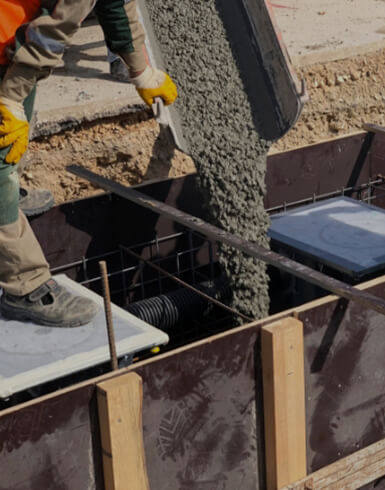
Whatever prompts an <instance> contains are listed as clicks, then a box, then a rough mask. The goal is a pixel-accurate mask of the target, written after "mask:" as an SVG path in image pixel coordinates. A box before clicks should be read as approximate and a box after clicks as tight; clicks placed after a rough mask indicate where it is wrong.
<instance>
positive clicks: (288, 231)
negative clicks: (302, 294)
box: [268, 197, 385, 276]
mask: <svg viewBox="0 0 385 490" xmlns="http://www.w3.org/2000/svg"><path fill="white" fill-rule="evenodd" d="M268 234H269V236H270V237H271V238H272V239H273V240H276V241H277V242H280V243H282V244H284V245H288V246H290V247H292V248H293V249H295V250H296V251H299V252H301V253H303V254H304V255H306V256H311V257H312V258H314V259H316V261H317V262H319V263H323V264H326V265H329V266H331V267H333V268H335V269H337V270H341V271H343V272H345V273H347V274H349V275H351V276H356V275H357V276H362V275H365V274H368V273H370V272H373V271H375V270H379V269H382V268H384V267H385V211H384V210H383V209H380V208H378V207H376V206H373V205H370V204H367V203H364V202H360V201H357V200H355V199H351V198H348V197H336V198H333V199H327V200H325V201H321V202H318V203H315V204H311V205H306V206H301V207H299V208H296V209H295V210H293V211H289V212H285V213H280V214H277V215H274V216H272V217H271V226H270V229H269V232H268Z"/></svg>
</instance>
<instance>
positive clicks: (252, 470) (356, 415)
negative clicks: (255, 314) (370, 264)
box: [0, 277, 385, 490]
mask: <svg viewBox="0 0 385 490" xmlns="http://www.w3.org/2000/svg"><path fill="white" fill-rule="evenodd" d="M360 287H362V288H364V289H365V290H367V291H370V292H371V293H373V294H377V295H378V296H381V297H384V296H385V277H382V278H379V279H377V280H375V281H372V282H370V283H367V284H365V285H362V286H360ZM383 325H384V320H383V317H382V316H381V315H380V314H378V313H375V312H372V311H366V310H363V309H362V308H357V307H356V306H354V305H351V304H344V303H341V300H339V299H337V298H335V297H326V298H323V299H322V300H319V301H316V302H312V303H309V304H307V305H304V306H302V307H300V308H297V309H295V310H290V311H287V312H283V313H281V314H279V315H275V316H274V317H270V318H267V319H265V320H264V321H261V322H256V323H253V324H250V325H246V326H244V327H240V328H236V329H233V330H230V331H228V332H225V333H222V334H219V335H216V336H214V337H211V338H208V339H205V340H202V341H199V342H196V343H193V344H191V345H188V346H185V347H182V348H179V349H176V350H174V351H171V352H168V353H166V354H163V355H159V356H157V357H154V358H152V359H150V360H146V361H143V362H140V363H137V364H134V365H132V366H131V367H129V368H126V369H122V370H119V371H118V372H114V373H111V374H108V375H105V376H102V377H99V378H94V379H91V380H89V381H87V382H84V383H82V384H79V385H76V386H74V387H71V388H68V389H65V390H62V391H59V392H56V393H52V394H50V395H48V396H44V397H41V398H38V399H36V400H34V401H32V402H28V403H26V404H23V405H19V406H16V407H13V408H11V409H7V410H4V411H3V412H1V414H0V448H1V450H0V467H1V469H2V474H1V481H0V488H1V489H2V490H3V489H4V490H5V489H11V488H12V489H14V490H29V489H30V488H45V489H61V488H63V489H67V488H68V489H97V490H102V489H103V488H116V489H133V490H136V489H140V490H142V489H143V488H147V487H146V478H148V485H149V488H151V489H153V490H166V489H167V490H170V489H175V490H179V489H182V490H190V489H194V490H195V489H210V490H216V489H221V490H223V489H225V490H233V489H234V488H242V489H245V490H249V489H250V490H255V489H256V488H265V487H266V484H267V485H268V488H278V487H279V486H284V485H287V484H291V483H294V482H295V481H296V480H298V479H300V478H302V477H304V476H306V474H311V473H313V472H314V471H316V470H319V469H320V468H323V467H324V466H327V465H329V464H332V463H334V462H336V461H338V460H340V459H342V458H344V457H346V456H348V455H350V454H353V453H355V452H356V451H357V450H358V449H360V448H364V447H366V446H370V445H371V444H373V443H376V442H377V441H379V440H381V439H382V438H383V437H384V429H385V422H384V420H385V416H384V413H385V408H384V407H385V386H384V379H385V365H384V362H383V352H384V345H383V344H384V341H383V340H382V338H383V336H382V335H381V333H382V329H383ZM302 328H303V349H302V338H301V337H302V336H301V330H302ZM261 331H263V334H262V335H261ZM261 345H262V352H263V356H262V358H263V363H261V362H260V361H261V356H260V352H261ZM301 355H302V356H303V357H302V358H303V366H304V368H303V372H302V373H301ZM262 364H263V367H264V371H263V370H262ZM262 372H264V376H262ZM131 373H136V375H137V376H140V378H141V380H142V383H143V408H142V410H140V411H138V410H139V407H140V403H141V401H140V388H139V385H138V381H137V380H138V378H135V382H134V385H133V386H134V387H135V386H136V388H135V389H134V391H130V386H132V379H133V378H130V377H126V376H127V374H131ZM302 377H304V379H305V384H303V382H302V381H301V380H302ZM263 378H264V380H265V386H264V388H263V386H262V385H263ZM127 380H131V381H127ZM109 382H111V384H109ZM304 386H305V390H304V389H303V388H304ZM138 389H139V391H138ZM103 390H104V393H107V394H108V393H109V396H111V397H116V396H117V397H118V399H119V403H118V404H117V405H116V404H115V403H114V404H113V405H114V409H113V410H112V411H109V407H110V406H111V405H110V404H109V403H108V401H107V402H105V405H104V410H103V409H101V408H100V405H99V412H98V396H97V393H98V392H99V393H102V391H103ZM121 390H122V392H121ZM263 391H264V396H263ZM135 393H136V394H135ZM294 393H295V394H294ZM100 396H101V395H100V394H99V404H100ZM112 399H113V398H110V400H112ZM106 400H108V398H106ZM263 403H264V405H265V409H263ZM140 412H141V414H142V417H143V445H144V453H145V456H143V458H140V457H139V458H138V457H137V456H138V455H140V454H141V453H140V447H141V437H142V436H141V423H140V416H139V415H138V414H139V413H140ZM128 414H136V415H135V416H134V417H132V416H131V415H128ZM263 423H264V424H265V430H264V425H263ZM114 424H115V425H114ZM116 424H118V428H119V425H120V426H121V427H122V430H121V431H119V430H116V427H117V425H116ZM127 424H128V425H127ZM106 428H107V431H106ZM100 433H102V437H101V436H100ZM264 434H266V439H265V437H264ZM111 437H112V438H115V439H114V441H113V443H112V445H111ZM116 438H117V439H116ZM108 440H109V441H110V442H109V443H107V442H106V441H108ZM124 440H126V441H127V447H126V446H125V444H124ZM106 444H110V446H106ZM132 447H136V448H139V449H138V450H137V453H136V457H137V459H136V463H135V465H136V466H137V467H138V468H141V469H142V471H143V472H144V473H142V476H143V474H144V475H145V476H143V478H142V479H140V480H139V481H140V483H138V485H137V486H135V485H136V483H134V481H135V479H134V475H132V478H131V479H130V482H129V483H126V481H125V483H123V484H120V485H118V486H107V485H106V486H105V483H104V475H103V459H104V460H105V458H111V457H112V458H114V457H116V454H118V461H119V463H118V466H117V467H116V466H114V468H120V469H121V471H123V470H125V469H126V468H130V464H133V459H132V455H131V456H130V451H131V450H132ZM114 448H115V449H114ZM116 451H117V452H116ZM114 452H115V454H114ZM285 454H286V457H285ZM305 460H306V464H305ZM144 461H145V462H146V463H144ZM265 464H266V465H267V482H266V480H265ZM373 464H377V463H375V462H374V463H373ZM381 464H382V463H381ZM107 466H108V465H107ZM21 468H22V471H21ZM105 468H106V461H105ZM110 468H112V465H110ZM144 468H146V471H145V470H144ZM115 471H117V470H116V469H114V470H111V469H110V470H109V472H108V471H107V472H106V474H107V475H108V474H109V475H112V476H111V478H112V477H114V478H116V474H115ZM131 473H132V471H130V474H131ZM123 474H124V471H123ZM126 474H127V473H126ZM138 474H140V473H138ZM146 474H147V476H146ZM375 474H376V475H377V473H375ZM125 478H128V477H127V476H126V477H125ZM118 481H121V480H118ZM314 481H316V480H314V479H313V482H314ZM299 488H300V487H299ZM303 488H307V487H303ZM310 488H318V487H317V486H316V485H315V486H313V487H310ZM320 488H321V487H320ZM335 488H338V487H335ZM349 488H356V487H349Z"/></svg>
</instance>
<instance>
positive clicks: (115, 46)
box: [94, 0, 146, 72]
mask: <svg viewBox="0 0 385 490" xmlns="http://www.w3.org/2000/svg"><path fill="white" fill-rule="evenodd" d="M94 11H95V13H96V16H97V17H98V20H99V23H100V25H101V27H102V29H103V32H104V36H105V40H106V44H107V46H108V47H109V49H110V50H111V51H112V52H113V53H116V54H119V55H120V56H121V57H122V58H123V59H124V61H125V62H126V63H127V65H128V66H129V68H130V70H131V72H139V71H142V70H144V68H145V67H146V60H145V54H144V31H143V27H142V25H141V24H140V22H139V20H138V13H137V9H136V1H135V0H129V1H128V2H125V1H124V0H98V1H97V2H96V5H95V8H94Z"/></svg>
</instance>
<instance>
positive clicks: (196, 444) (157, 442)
mask: <svg viewBox="0 0 385 490" xmlns="http://www.w3.org/2000/svg"><path fill="white" fill-rule="evenodd" d="M257 332H258V328H256V327H253V328H250V329H245V330H242V331H238V332H233V333H230V334H229V335H226V336H220V337H218V338H216V339H215V340H209V341H207V342H202V343H200V345H199V346H196V347H192V348H191V349H188V350H185V351H182V352H179V353H176V354H174V355H171V356H169V357H166V358H164V359H163V360H159V361H157V360H156V359H154V361H153V362H151V363H150V364H147V365H145V366H143V367H137V368H135V372H137V373H138V374H139V375H140V376H141V377H142V378H143V389H144V399H143V406H144V410H143V424H144V444H145V450H146V460H147V471H148V477H149V481H150V488H152V489H156V490H170V489H178V490H234V489H236V488H242V490H256V489H258V488H260V487H259V465H260V464H261V461H260V455H261V451H260V447H259V446H260V444H261V438H260V437H259V436H258V435H257V434H258V433H261V429H260V428H258V417H259V416H260V415H261V414H260V411H259V408H260V405H259V404H260V403H261V398H262V393H261V387H260V386H257V385H256V382H255V371H256V363H255V359H256V354H255V343H256V339H257ZM256 402H257V403H256ZM262 464H263V462H262ZM261 488H262V487H261Z"/></svg>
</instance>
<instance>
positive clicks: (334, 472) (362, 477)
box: [282, 439, 385, 490]
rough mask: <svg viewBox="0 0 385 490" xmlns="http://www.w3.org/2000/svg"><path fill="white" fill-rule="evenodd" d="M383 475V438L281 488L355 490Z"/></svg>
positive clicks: (384, 449) (384, 443) (384, 440)
mask: <svg viewBox="0 0 385 490" xmlns="http://www.w3.org/2000/svg"><path fill="white" fill-rule="evenodd" d="M383 475H385V439H382V440H381V441H379V442H376V443H375V444H372V445H371V446H368V447H366V448H365V449H361V450H360V451H357V452H355V453H353V454H352V455H350V456H348V457H346V458H343V459H341V460H340V461H337V462H336V463H333V464H331V465H328V466H326V467H325V468H322V469H321V470H319V471H316V472H315V473H312V474H311V475H308V476H307V477H306V478H304V479H302V480H300V481H297V482H296V483H294V484H292V485H287V486H286V487H285V488H284V489H282V490H307V489H309V490H310V489H311V490H313V489H314V490H323V489H325V490H326V489H328V490H339V489H341V488H343V489H344V490H355V489H358V488H361V487H362V486H363V485H366V484H367V483H370V482H372V481H374V480H376V479H377V478H380V477H381V476H383ZM381 488H383V487H382V486H381Z"/></svg>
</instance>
